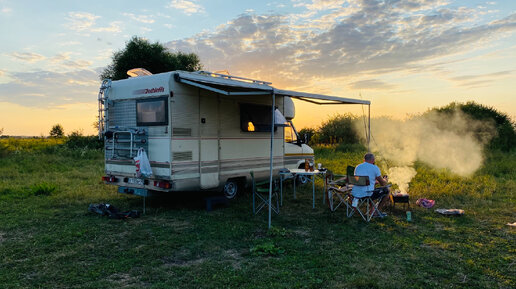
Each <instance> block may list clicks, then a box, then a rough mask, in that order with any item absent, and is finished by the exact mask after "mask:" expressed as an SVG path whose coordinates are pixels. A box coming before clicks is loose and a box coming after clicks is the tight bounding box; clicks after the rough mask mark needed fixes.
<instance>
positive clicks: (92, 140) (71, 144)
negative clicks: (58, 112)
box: [65, 130, 102, 149]
mask: <svg viewBox="0 0 516 289" xmlns="http://www.w3.org/2000/svg"><path fill="white" fill-rule="evenodd" d="M65 146H66V147H67V148H70V149H101V148H102V141H101V140H99V138H98V137H97V136H93V135H90V136H83V135H82V132H81V131H77V130H76V131H73V132H72V133H71V134H70V135H68V137H67V139H66V141H65Z"/></svg>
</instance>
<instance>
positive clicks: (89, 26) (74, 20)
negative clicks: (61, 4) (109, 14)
mask: <svg viewBox="0 0 516 289" xmlns="http://www.w3.org/2000/svg"><path fill="white" fill-rule="evenodd" d="M99 18H100V16H96V15H93V14H91V13H88V12H69V13H68V18H67V20H68V21H69V23H68V24H67V25H66V27H68V29H71V30H74V31H76V32H112V33H117V32H121V31H122V29H121V22H120V21H113V22H110V23H109V26H105V27H98V26H97V25H96V21H97V19H99Z"/></svg>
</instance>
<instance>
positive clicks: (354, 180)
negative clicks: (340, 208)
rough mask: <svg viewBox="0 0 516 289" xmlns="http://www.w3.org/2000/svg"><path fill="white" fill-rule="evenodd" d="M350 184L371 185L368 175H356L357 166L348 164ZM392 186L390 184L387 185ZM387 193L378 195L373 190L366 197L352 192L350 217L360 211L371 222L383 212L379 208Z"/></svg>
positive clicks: (347, 171) (350, 196) (365, 219)
mask: <svg viewBox="0 0 516 289" xmlns="http://www.w3.org/2000/svg"><path fill="white" fill-rule="evenodd" d="M346 174H347V179H348V186H351V187H353V186H369V182H370V180H369V177H368V176H355V168H354V167H352V166H348V167H347V170H346ZM387 187H390V185H387ZM385 196H386V195H383V196H380V197H376V196H374V195H373V191H368V192H367V195H366V196H364V197H355V196H353V195H352V194H351V193H350V194H349V197H348V198H349V200H350V202H349V203H350V204H351V205H350V206H349V207H350V209H349V210H348V212H349V213H348V214H347V216H348V217H351V216H353V214H354V213H355V212H358V213H359V214H360V216H361V217H362V219H364V221H366V222H369V221H371V219H372V218H373V217H374V216H375V215H380V214H382V212H380V210H379V209H378V205H379V204H380V203H381V201H382V200H383V198H384V197H385Z"/></svg>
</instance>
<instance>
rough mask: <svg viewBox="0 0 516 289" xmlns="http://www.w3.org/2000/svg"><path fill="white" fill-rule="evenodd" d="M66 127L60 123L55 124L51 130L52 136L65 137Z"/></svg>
mask: <svg viewBox="0 0 516 289" xmlns="http://www.w3.org/2000/svg"><path fill="white" fill-rule="evenodd" d="M63 136H64V129H63V127H62V126H61V125H60V124H55V125H54V126H53V127H52V129H51V130H50V137H63Z"/></svg>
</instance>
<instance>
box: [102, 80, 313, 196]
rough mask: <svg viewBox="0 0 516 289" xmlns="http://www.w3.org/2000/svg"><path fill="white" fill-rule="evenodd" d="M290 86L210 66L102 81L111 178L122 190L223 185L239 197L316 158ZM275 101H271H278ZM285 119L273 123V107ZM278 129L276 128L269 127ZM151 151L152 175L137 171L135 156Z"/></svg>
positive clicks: (177, 189)
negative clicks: (253, 183)
mask: <svg viewBox="0 0 516 289" xmlns="http://www.w3.org/2000/svg"><path fill="white" fill-rule="evenodd" d="M296 95H297V94H296V93H295V92H292V91H286V90H279V89H276V88H274V87H272V86H271V83H269V82H265V81H259V80H253V79H248V78H243V77H236V76H231V75H225V74H217V73H211V72H204V71H200V72H185V71H171V72H166V73H160V74H153V75H143V76H137V77H131V78H128V79H124V80H117V81H110V80H105V81H103V83H102V85H101V88H100V91H99V99H98V100H99V133H100V136H101V137H102V138H103V139H104V145H105V176H104V177H103V180H104V182H105V183H107V184H111V185H116V186H118V191H119V192H120V193H128V194H135V195H140V196H148V195H150V194H152V193H155V192H187V191H202V190H214V191H222V192H223V193H224V195H225V196H226V197H227V198H234V197H235V196H236V195H237V194H238V193H239V192H240V191H241V190H242V189H243V188H245V186H246V185H247V184H248V183H249V182H250V172H251V171H253V172H254V176H255V178H256V179H258V180H262V179H266V178H268V177H269V168H270V167H269V164H270V151H271V147H270V144H271V138H272V135H273V137H274V141H273V144H274V145H273V172H274V174H276V175H277V174H278V172H279V170H280V169H283V168H287V169H292V168H300V167H304V163H305V160H306V159H309V160H310V161H311V162H313V158H314V153H313V149H312V148H310V147H309V146H308V145H307V144H305V143H304V141H303V139H302V138H300V137H299V135H298V133H297V131H296V129H295V127H294V125H293V123H292V120H293V118H294V116H295V107H294V102H293V101H292V99H291V97H295V96H296ZM273 106H274V107H273ZM273 112H274V114H275V115H276V119H282V116H284V119H283V121H282V122H283V123H281V124H280V126H278V125H273V124H272V115H273ZM272 131H274V133H272ZM140 148H143V150H144V151H145V152H146V154H147V156H148V159H149V162H150V166H151V169H152V175H150V176H147V177H142V176H140V177H138V176H137V174H136V168H135V161H134V158H135V156H136V154H137V152H138V150H139V149H140Z"/></svg>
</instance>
